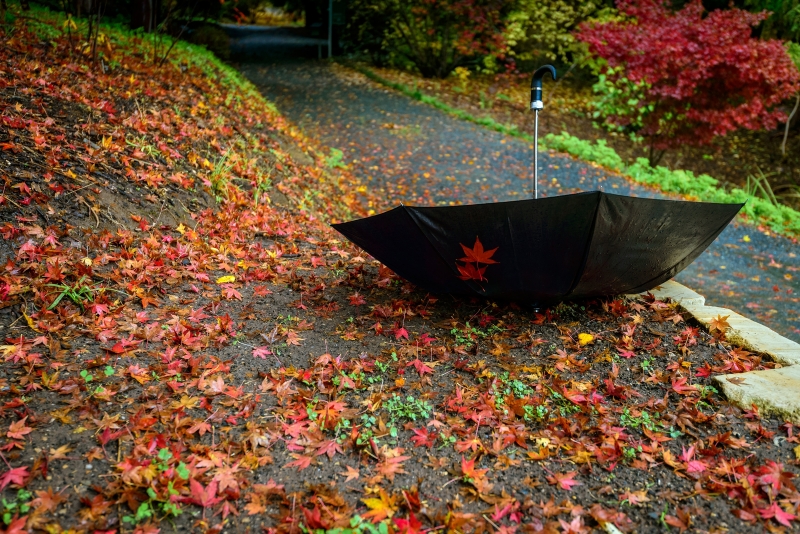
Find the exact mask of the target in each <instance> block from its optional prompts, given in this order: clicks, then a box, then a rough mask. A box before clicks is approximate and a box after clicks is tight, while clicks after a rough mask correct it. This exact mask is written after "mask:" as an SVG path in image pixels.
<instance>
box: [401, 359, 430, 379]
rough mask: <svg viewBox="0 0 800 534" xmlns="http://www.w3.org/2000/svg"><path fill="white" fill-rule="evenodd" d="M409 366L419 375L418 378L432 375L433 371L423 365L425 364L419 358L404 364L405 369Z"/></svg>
mask: <svg viewBox="0 0 800 534" xmlns="http://www.w3.org/2000/svg"><path fill="white" fill-rule="evenodd" d="M434 365H435V364H434ZM411 366H413V367H414V369H416V370H417V373H419V376H425V374H428V373H433V369H432V368H431V367H429V366H428V365H425V363H424V362H423V361H422V360H420V359H419V358H417V359H415V360H412V361H410V362H409V363H407V364H406V367H411Z"/></svg>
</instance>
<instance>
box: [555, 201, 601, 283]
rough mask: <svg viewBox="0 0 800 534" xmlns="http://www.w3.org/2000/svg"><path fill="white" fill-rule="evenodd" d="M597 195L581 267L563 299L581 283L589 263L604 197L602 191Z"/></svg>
mask: <svg viewBox="0 0 800 534" xmlns="http://www.w3.org/2000/svg"><path fill="white" fill-rule="evenodd" d="M597 194H598V195H599V196H600V199H599V200H598V201H597V205H596V206H595V208H594V217H592V227H591V229H589V238H588V239H587V240H586V252H584V253H583V259H582V260H581V266H580V267H579V268H578V271H577V272H576V273H575V278H574V279H573V280H572V285H570V287H569V291H567V293H566V294H565V295H564V298H567V297H569V296H570V295H571V294H572V292H573V291H575V288H576V287H578V284H580V283H581V278H583V273H584V271H585V270H586V263H587V262H588V261H589V252H590V251H591V249H592V241H594V231H595V229H596V228H597V214H598V213H599V212H600V203H601V202H603V199H604V195H605V193H603V192H602V191H597Z"/></svg>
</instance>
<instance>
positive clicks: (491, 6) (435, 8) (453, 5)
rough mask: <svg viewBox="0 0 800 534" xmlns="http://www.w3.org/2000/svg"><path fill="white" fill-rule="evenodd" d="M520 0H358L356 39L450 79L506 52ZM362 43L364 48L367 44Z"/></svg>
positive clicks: (353, 10) (354, 16)
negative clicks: (508, 23) (507, 24)
mask: <svg viewBox="0 0 800 534" xmlns="http://www.w3.org/2000/svg"><path fill="white" fill-rule="evenodd" d="M514 1H515V0H373V1H360V0H355V1H354V2H353V3H352V4H351V5H350V6H349V13H350V16H351V20H352V22H351V24H350V30H349V33H350V35H351V40H352V41H354V43H355V44H356V45H357V46H358V45H359V44H360V43H359V40H363V39H364V37H365V36H369V39H368V40H366V42H363V44H361V46H362V47H363V48H366V49H367V51H369V52H370V54H371V55H372V56H373V57H375V56H376V55H379V54H378V52H380V53H381V54H384V55H388V56H391V55H392V54H395V55H397V56H399V57H400V59H402V60H405V61H407V62H410V63H411V64H413V65H414V66H415V67H416V68H417V70H419V72H420V74H422V76H424V77H426V78H433V77H437V78H444V77H446V76H447V75H449V74H450V73H451V72H452V71H453V69H455V68H456V67H458V66H460V65H466V64H469V63H470V62H476V61H477V60H478V59H480V58H482V57H483V56H487V55H489V54H494V55H500V56H502V55H503V54H504V51H505V42H504V39H503V29H504V21H505V17H506V16H507V15H508V12H509V11H510V9H511V7H512V5H513V3H514ZM363 48H362V49H363Z"/></svg>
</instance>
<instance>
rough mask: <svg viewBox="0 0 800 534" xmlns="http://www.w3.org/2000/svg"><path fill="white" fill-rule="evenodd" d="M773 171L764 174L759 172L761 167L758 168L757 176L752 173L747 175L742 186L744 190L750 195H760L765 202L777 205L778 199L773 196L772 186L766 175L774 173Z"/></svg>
mask: <svg viewBox="0 0 800 534" xmlns="http://www.w3.org/2000/svg"><path fill="white" fill-rule="evenodd" d="M774 174H775V173H773V172H771V173H769V174H764V173H763V172H761V169H758V176H755V175H753V174H750V175H748V177H747V183H746V184H745V186H744V190H745V192H746V193H747V194H748V195H750V196H751V197H759V196H760V197H761V198H763V199H764V200H766V201H767V202H770V203H771V204H772V205H773V206H779V205H780V203H779V202H778V199H777V198H776V197H775V193H773V192H772V187H771V186H770V185H769V179H768V177H769V176H771V175H774Z"/></svg>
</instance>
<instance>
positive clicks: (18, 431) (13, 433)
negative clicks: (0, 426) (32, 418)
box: [6, 415, 33, 439]
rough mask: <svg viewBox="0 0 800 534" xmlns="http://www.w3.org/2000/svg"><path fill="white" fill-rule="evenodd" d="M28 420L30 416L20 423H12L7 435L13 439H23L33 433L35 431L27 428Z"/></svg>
mask: <svg viewBox="0 0 800 534" xmlns="http://www.w3.org/2000/svg"><path fill="white" fill-rule="evenodd" d="M27 418H28V416H27V415H26V416H25V417H23V418H22V419H20V420H19V421H16V422H14V423H11V425H9V427H8V432H7V433H6V436H8V437H9V438H11V439H23V436H25V435H26V434H30V433H31V432H33V429H32V428H31V427H29V426H25V420H26V419H27Z"/></svg>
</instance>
